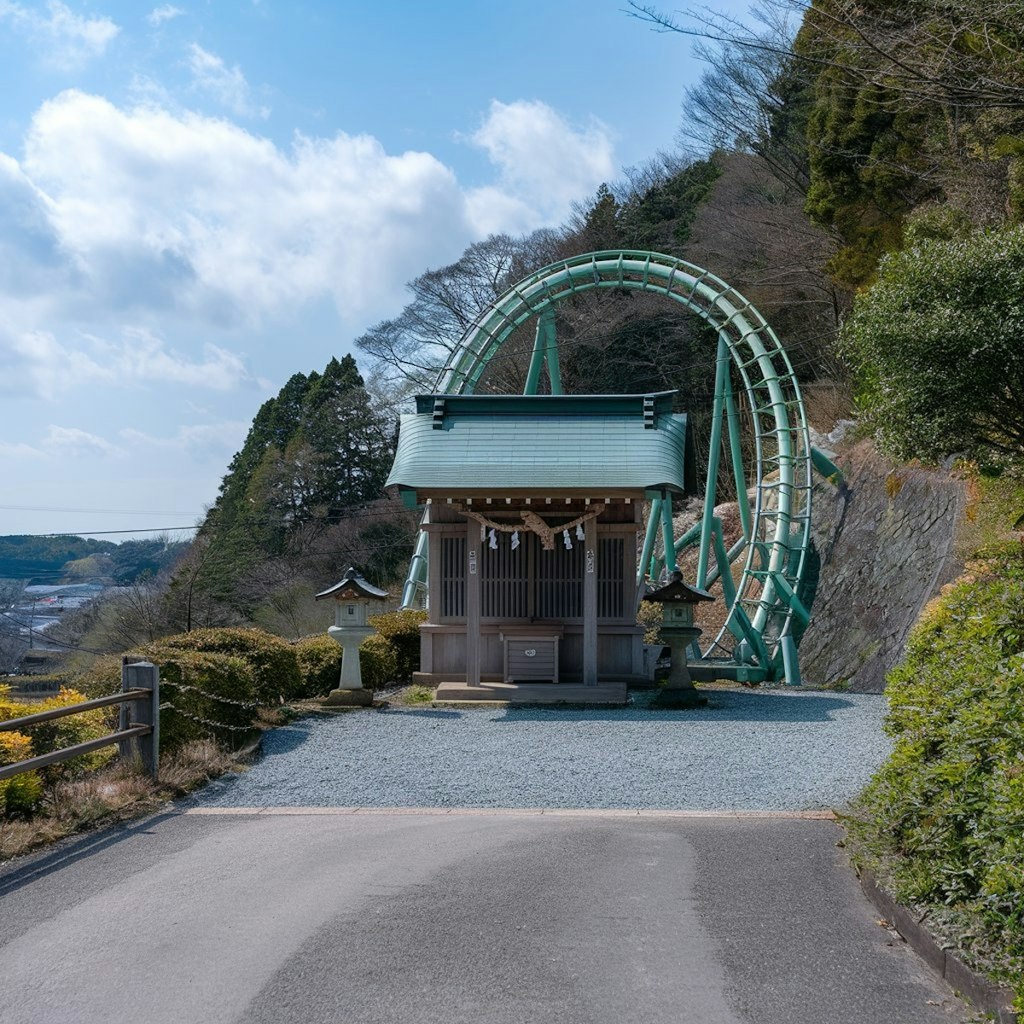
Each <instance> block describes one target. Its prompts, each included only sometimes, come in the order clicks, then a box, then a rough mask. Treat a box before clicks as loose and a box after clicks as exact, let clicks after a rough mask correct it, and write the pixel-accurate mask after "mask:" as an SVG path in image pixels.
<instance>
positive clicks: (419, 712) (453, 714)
mask: <svg viewBox="0 0 1024 1024" xmlns="http://www.w3.org/2000/svg"><path fill="white" fill-rule="evenodd" d="M380 713H381V714H382V715H411V716H412V717H414V718H462V716H463V714H464V712H462V711H444V710H442V709H441V708H435V709H431V708H382V709H381V711H380Z"/></svg>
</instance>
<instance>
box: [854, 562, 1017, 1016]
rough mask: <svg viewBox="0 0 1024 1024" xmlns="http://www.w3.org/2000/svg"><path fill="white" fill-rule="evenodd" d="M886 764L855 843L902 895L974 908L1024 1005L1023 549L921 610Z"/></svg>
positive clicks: (895, 697) (895, 693) (898, 675)
mask: <svg viewBox="0 0 1024 1024" xmlns="http://www.w3.org/2000/svg"><path fill="white" fill-rule="evenodd" d="M887 692H888V696H889V704H890V713H889V717H888V721H887V725H886V729H887V731H888V732H889V734H890V735H891V736H892V737H893V739H894V741H895V747H894V750H893V753H892V756H891V757H890V759H889V760H888V762H887V763H886V764H885V765H884V766H883V767H882V768H881V770H880V771H879V772H878V773H877V774H876V775H875V777H874V779H873V780H872V782H871V783H870V785H869V786H868V787H867V789H866V790H865V792H864V793H863V795H862V796H861V798H860V802H859V808H858V811H859V813H858V814H857V816H856V817H855V818H854V819H853V820H852V821H851V823H850V825H851V830H852V831H853V834H854V837H855V838H856V839H859V840H860V841H861V843H863V844H864V846H865V847H866V848H867V849H869V850H871V851H874V853H875V855H876V856H878V857H880V858H881V859H882V863H883V864H884V865H885V867H886V868H887V870H888V871H889V872H891V875H892V878H893V881H894V885H895V888H896V891H897V895H898V896H899V897H900V898H901V899H903V900H909V901H912V902H917V903H929V904H945V905H947V906H949V907H953V908H960V909H965V910H969V911H971V912H973V913H975V914H977V915H980V919H981V920H982V921H983V922H984V925H985V929H986V930H985V932H984V934H980V935H976V936H975V940H976V941H977V942H978V943H979V945H982V946H984V945H986V944H988V945H990V946H994V947H996V948H1000V947H1001V948H1002V951H1003V953H1004V955H1005V956H1006V957H1008V958H1009V960H1008V963H1009V964H1010V965H1011V969H1010V970H1009V975H1008V976H1012V975H1014V974H1015V976H1016V984H1017V991H1018V995H1019V997H1020V998H1021V1000H1022V1001H1024V981H1022V979H1024V548H1022V547H1021V545H1020V544H1018V543H1015V544H1012V545H1007V546H1004V547H1001V548H997V549H993V550H990V551H989V552H987V553H986V555H985V556H984V558H983V559H982V561H980V562H978V563H976V564H973V565H971V566H969V571H968V573H967V575H966V576H964V577H963V578H962V579H961V580H960V581H958V582H957V583H956V584H955V585H952V586H950V587H947V588H946V589H945V592H944V593H943V595H942V596H941V597H939V598H938V599H937V600H935V601H934V602H932V604H931V605H930V606H929V607H928V608H927V609H926V611H925V614H924V615H923V616H922V618H921V621H920V622H919V624H918V625H917V627H916V628H915V630H914V631H913V633H912V635H911V637H910V641H909V644H908V647H907V654H906V659H905V661H904V662H903V663H902V664H901V665H900V666H899V667H898V668H896V669H895V670H894V671H893V672H892V673H891V674H890V676H889V681H888V690H887Z"/></svg>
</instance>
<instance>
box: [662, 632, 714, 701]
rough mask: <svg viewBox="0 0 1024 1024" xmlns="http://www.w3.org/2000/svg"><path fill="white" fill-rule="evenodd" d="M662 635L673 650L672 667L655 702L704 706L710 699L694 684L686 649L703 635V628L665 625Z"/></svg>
mask: <svg viewBox="0 0 1024 1024" xmlns="http://www.w3.org/2000/svg"><path fill="white" fill-rule="evenodd" d="M661 635H662V637H663V638H664V640H665V642H666V643H667V644H668V645H669V648H670V649H671V651H672V669H671V671H670V672H669V674H668V681H667V684H666V685H665V687H664V688H663V689H662V690H661V691H660V692H659V693H658V696H657V697H655V698H654V704H655V705H657V706H658V707H663V708H699V707H704V706H705V705H706V704H707V702H708V699H707V697H705V696H704V694H702V693H701V692H700V691H699V690H698V689H697V688H696V687H695V686H694V685H693V680H692V679H691V678H690V670H689V668H688V667H687V664H686V649H687V648H688V647H689V646H690V644H691V643H693V641H694V640H696V639H697V637H699V636H700V635H701V630H699V629H697V628H696V626H691V627H687V626H663V627H662V629H661Z"/></svg>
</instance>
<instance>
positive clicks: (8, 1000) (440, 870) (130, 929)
mask: <svg viewBox="0 0 1024 1024" xmlns="http://www.w3.org/2000/svg"><path fill="white" fill-rule="evenodd" d="M839 837H840V832H839V830H838V828H837V827H836V826H835V825H834V824H833V823H832V822H830V821H822V820H798V819H791V818H790V819H785V818H773V819H735V818H728V817H706V818H698V817H672V816H657V815H651V816H647V815H644V816H640V817H637V816H624V815H619V816H615V815H611V814H609V815H602V814H593V813H592V814H588V815H571V814H565V813H546V814H544V815H543V816H541V815H536V814H535V815H530V814H524V813H514V812H513V813H495V812H479V813H471V812H462V813H458V812H456V813H450V814H430V813H423V812H405V813H402V812H378V813H365V812H360V813H355V814H352V813H348V814H344V813H331V812H330V811H326V810H325V811H320V812H315V811H314V812H303V811H297V810H295V809H292V813H279V814H272V813H267V814H251V813H250V814H232V813H226V814H217V813H214V814H206V815H201V814H180V813H174V814H167V815H165V816H162V817H157V818H153V819H150V820H148V821H146V822H143V823H140V824H135V825H131V826H126V827H124V828H122V829H117V830H113V831H110V832H106V833H101V834H99V835H96V836H92V837H86V838H84V839H82V840H79V841H77V842H74V843H71V844H65V845H63V846H61V847H59V848H57V849H56V850H53V851H50V852H48V853H45V854H42V855H40V856H39V857H36V858H32V859H29V860H27V861H22V862H20V863H17V864H15V865H13V866H9V867H8V868H6V869H0V1020H2V1021H3V1022H4V1024H29V1022H30V1024H92V1022H101V1021H102V1022H103V1024H120V1022H125V1024H128V1022H133V1024H134V1022H139V1024H192V1022H195V1024H216V1022H236V1021H237V1022H246V1024H260V1022H267V1024H270V1022H273V1024H300V1022H301V1024H318V1022H324V1024H326V1022H331V1024H341V1022H345V1024H347V1022H358V1024H385V1022H387V1024H398V1022H401V1024H434V1022H437V1024H463V1022H465V1024H533V1022H557V1024H605V1022H607V1024H634V1022H635V1024H669V1022H671V1024H689V1022H693V1024H939V1022H944V1024H949V1022H950V1021H959V1020H960V1019H961V1017H962V1015H963V1012H964V1011H963V1007H962V1006H961V1005H960V1004H959V1003H958V1002H957V1001H956V1000H955V999H954V998H953V997H952V996H951V994H950V992H949V990H948V989H946V988H945V987H944V985H943V984H942V983H941V982H940V981H938V980H937V979H935V978H934V977H933V976H932V975H931V974H930V973H929V972H928V970H927V968H925V967H924V966H923V965H922V964H921V963H920V962H919V961H918V960H917V959H916V957H915V956H914V954H913V953H912V952H911V951H910V950H909V949H907V948H906V947H905V946H904V945H902V944H901V943H899V942H898V941H895V940H894V938H893V936H892V935H891V934H890V933H889V932H888V931H887V930H886V929H885V928H883V927H880V926H879V924H878V923H877V922H876V920H875V915H874V914H873V913H872V910H871V907H870V905H869V904H867V902H866V901H865V900H864V898H863V897H862V896H861V894H860V892H859V890H858V888H857V885H856V882H855V880H854V878H853V876H852V873H851V872H850V871H849V869H848V868H847V867H846V866H845V865H844V863H843V853H842V851H841V850H839V849H837V847H836V841H837V839H838V838H839Z"/></svg>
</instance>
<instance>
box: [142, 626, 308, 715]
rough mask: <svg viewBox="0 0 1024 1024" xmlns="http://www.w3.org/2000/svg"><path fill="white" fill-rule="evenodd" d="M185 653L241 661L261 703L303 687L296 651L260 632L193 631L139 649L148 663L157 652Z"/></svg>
mask: <svg viewBox="0 0 1024 1024" xmlns="http://www.w3.org/2000/svg"><path fill="white" fill-rule="evenodd" d="M167 651H186V652H195V653H201V654H227V655H233V656H235V657H238V658H241V659H242V660H243V661H244V662H245V663H246V664H247V665H248V666H249V671H250V673H251V676H252V690H251V692H252V694H253V696H254V698H255V699H256V700H258V701H260V702H261V703H263V704H278V703H280V701H281V700H282V699H284V700H287V699H288V698H290V697H293V696H295V695H296V694H298V693H299V692H300V690H301V688H302V680H301V676H300V675H299V664H298V661H297V660H296V656H295V649H294V648H293V647H292V645H291V644H289V643H288V642H287V641H286V640H282V639H281V638H280V637H278V636H274V635H273V634H271V633H267V632H265V631H264V630H262V629H246V628H242V627H234V628H225V629H194V630H192V632H191V633H179V634H177V635H176V636H169V637H165V638H164V639H163V640H160V641H159V642H158V643H156V644H150V645H147V646H144V647H142V648H140V649H139V651H138V652H137V653H139V654H142V655H143V656H144V657H146V658H148V659H149V660H150V661H154V662H157V664H159V662H158V661H157V657H156V653H160V654H166V652H167Z"/></svg>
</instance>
